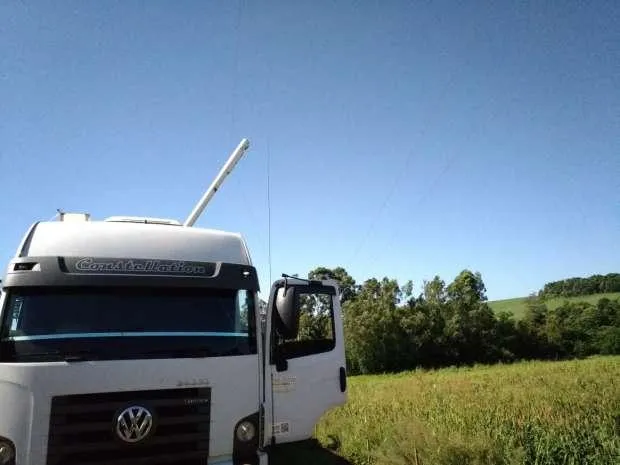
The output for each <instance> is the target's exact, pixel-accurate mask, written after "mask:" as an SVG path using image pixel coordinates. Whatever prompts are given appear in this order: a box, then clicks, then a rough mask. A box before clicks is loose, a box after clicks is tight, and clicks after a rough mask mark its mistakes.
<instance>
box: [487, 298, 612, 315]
mask: <svg viewBox="0 0 620 465" xmlns="http://www.w3.org/2000/svg"><path fill="white" fill-rule="evenodd" d="M603 297H607V298H608V299H617V298H620V292H612V293H608V294H592V295H586V296H578V297H559V298H555V299H549V300H546V301H545V303H546V304H547V308H549V309H550V310H551V309H552V308H556V307H559V306H560V305H562V304H563V303H564V302H566V301H569V302H589V303H592V304H596V303H597V302H598V300H599V299H602V298H603ZM526 300H527V297H517V298H515V299H504V300H495V301H492V302H489V305H490V306H491V308H492V309H493V311H494V312H495V313H499V312H510V313H512V314H513V315H514V316H515V318H516V319H519V318H521V317H522V316H523V314H524V313H525V308H526V306H525V302H526Z"/></svg>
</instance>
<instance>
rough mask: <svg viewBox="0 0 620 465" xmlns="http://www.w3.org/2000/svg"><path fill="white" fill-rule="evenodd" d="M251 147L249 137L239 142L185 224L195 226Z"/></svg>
mask: <svg viewBox="0 0 620 465" xmlns="http://www.w3.org/2000/svg"><path fill="white" fill-rule="evenodd" d="M249 147H250V141H249V140H247V139H243V140H241V142H240V143H239V145H238V146H237V148H236V149H235V150H234V152H233V153H231V155H230V157H229V158H228V160H227V161H226V163H224V166H223V167H222V169H221V170H220V172H219V173H218V174H217V176H216V177H215V179H214V180H213V182H212V183H211V185H210V186H209V189H207V191H206V192H205V193H204V195H203V196H202V198H201V199H200V200H199V201H198V203H197V204H196V206H195V207H194V209H193V210H192V212H191V213H190V215H189V216H188V217H187V219H186V220H185V223H183V226H193V225H194V223H196V220H197V219H198V217H199V216H200V215H201V214H202V212H203V210H204V209H205V207H206V206H207V204H208V203H209V202H210V201H211V199H212V198H213V196H214V195H215V193H216V192H217V191H218V189H219V188H220V186H221V185H222V183H223V182H224V179H226V177H227V176H228V175H229V174H230V173H231V171H232V170H233V168H234V167H235V165H236V164H237V162H238V161H239V160H240V159H241V157H242V156H243V155H244V154H245V152H246V151H247V149H248V148H249Z"/></svg>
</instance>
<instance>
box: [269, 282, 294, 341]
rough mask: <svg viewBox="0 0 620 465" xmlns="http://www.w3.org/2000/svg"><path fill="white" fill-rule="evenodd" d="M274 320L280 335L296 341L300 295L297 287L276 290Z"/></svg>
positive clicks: (282, 287) (284, 287)
mask: <svg viewBox="0 0 620 465" xmlns="http://www.w3.org/2000/svg"><path fill="white" fill-rule="evenodd" d="M275 310H276V311H275V312H274V319H275V324H276V329H277V331H278V333H279V334H280V335H281V336H282V337H284V338H285V339H295V338H296V337H297V333H298V332H299V294H298V293H297V289H296V287H295V285H288V286H287V285H286V284H285V285H284V286H281V287H279V288H278V289H277V290H276V296H275Z"/></svg>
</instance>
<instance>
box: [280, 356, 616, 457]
mask: <svg viewBox="0 0 620 465" xmlns="http://www.w3.org/2000/svg"><path fill="white" fill-rule="evenodd" d="M349 385H350V389H349V401H348V402H347V404H346V405H345V406H343V407H339V408H337V409H334V410H333V411H331V412H328V413H327V414H326V415H325V416H324V417H323V418H322V420H321V422H320V423H319V425H317V428H316V438H317V439H318V443H315V444H314V445H313V444H306V445H302V446H293V447H290V448H288V449H287V450H285V451H284V452H282V453H281V455H280V457H279V460H276V461H274V463H276V464H280V463H282V464H284V463H296V464H300V465H303V464H311V463H312V464H319V465H320V464H327V465H346V464H353V465H367V464H376V465H388V464H389V465H431V464H433V465H444V464H450V465H468V464H528V465H529V464H531V465H534V464H536V465H542V464H562V465H586V464H592V465H594V464H596V465H612V464H613V465H617V464H619V463H620V357H596V358H591V359H587V360H580V361H568V362H527V363H519V364H514V365H505V366H501V365H496V366H490V367H486V366H481V367H474V368H469V369H444V370H437V371H427V372H414V373H403V374H398V375H380V376H359V377H351V378H350V383H349ZM320 445H322V446H323V447H320ZM329 449H333V450H335V451H336V452H337V455H333V454H332V453H331V452H330V450H329Z"/></svg>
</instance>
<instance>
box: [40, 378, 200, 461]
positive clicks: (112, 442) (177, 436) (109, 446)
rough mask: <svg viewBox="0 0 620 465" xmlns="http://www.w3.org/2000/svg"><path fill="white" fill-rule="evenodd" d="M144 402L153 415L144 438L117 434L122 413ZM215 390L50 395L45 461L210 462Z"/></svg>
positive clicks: (193, 389)
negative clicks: (133, 440) (129, 440)
mask: <svg viewBox="0 0 620 465" xmlns="http://www.w3.org/2000/svg"><path fill="white" fill-rule="evenodd" d="M132 406H140V407H144V408H146V409H148V411H150V412H151V413H152V415H153V426H152V432H151V434H150V435H149V437H147V438H146V439H145V440H144V441H140V442H137V443H127V442H125V441H123V440H121V439H120V438H119V437H118V435H117V433H116V425H117V418H118V415H119V414H120V413H121V412H122V411H123V410H124V409H126V408H128V407H132ZM210 411H211V388H192V389H167V390H150V391H131V392H114V393H107V392H106V393H98V394H80V395H71V396H58V397H54V398H53V399H52V410H51V416H50V429H49V440H48V451H47V465H88V464H92V465H130V464H131V465H142V464H144V465H146V464H148V465H159V464H173V463H174V464H179V465H206V464H207V457H208V456H209V428H210V419H211V417H210Z"/></svg>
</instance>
